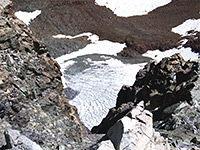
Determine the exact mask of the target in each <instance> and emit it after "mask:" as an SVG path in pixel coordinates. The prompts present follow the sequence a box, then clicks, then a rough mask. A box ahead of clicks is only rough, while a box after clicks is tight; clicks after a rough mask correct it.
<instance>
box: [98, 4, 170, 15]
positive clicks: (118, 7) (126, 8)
mask: <svg viewBox="0 0 200 150" xmlns="http://www.w3.org/2000/svg"><path fill="white" fill-rule="evenodd" d="M95 2H96V4H97V5H99V6H106V7H107V8H109V9H111V10H112V11H113V12H114V14H116V15H117V16H120V17H130V16H138V15H145V14H148V13H149V12H150V11H152V10H154V9H156V8H158V7H160V6H164V5H166V4H168V3H170V2H171V0H95Z"/></svg>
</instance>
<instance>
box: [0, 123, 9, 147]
mask: <svg viewBox="0 0 200 150" xmlns="http://www.w3.org/2000/svg"><path fill="white" fill-rule="evenodd" d="M10 127H11V125H10V124H9V123H8V122H7V121H5V120H4V119H0V149H3V148H5V147H6V146H7V141H6V138H5V136H4V133H5V131H6V129H7V128H10Z"/></svg>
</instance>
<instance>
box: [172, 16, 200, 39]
mask: <svg viewBox="0 0 200 150" xmlns="http://www.w3.org/2000/svg"><path fill="white" fill-rule="evenodd" d="M190 30H194V31H199V32H200V19H188V20H186V21H185V22H183V23H182V24H181V25H178V26H177V27H174V28H172V32H174V33H177V34H180V35H182V36H187V35H190V34H188V31H190Z"/></svg>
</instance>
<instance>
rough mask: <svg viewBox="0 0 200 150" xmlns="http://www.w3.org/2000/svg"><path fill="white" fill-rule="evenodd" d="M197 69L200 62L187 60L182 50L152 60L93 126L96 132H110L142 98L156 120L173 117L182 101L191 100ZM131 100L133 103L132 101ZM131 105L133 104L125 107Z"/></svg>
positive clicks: (123, 89)
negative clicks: (112, 106) (184, 58)
mask: <svg viewBox="0 0 200 150" xmlns="http://www.w3.org/2000/svg"><path fill="white" fill-rule="evenodd" d="M197 70H198V63H196V62H193V61H190V60H189V61H184V60H183V58H182V57H181V55H180V54H175V55H173V56H171V57H169V58H164V59H162V61H160V62H159V63H156V62H155V61H151V62H149V63H148V64H147V65H146V66H145V67H144V69H142V70H140V71H139V72H138V73H137V75H136V81H135V83H134V85H133V86H123V87H122V88H121V90H120V92H119V94H118V98H117V103H116V107H115V108H112V109H110V111H109V113H108V115H107V116H106V117H105V118H104V119H103V121H102V122H101V124H100V125H99V126H96V127H93V129H92V132H93V133H105V132H107V130H108V129H109V128H110V127H111V126H112V125H113V124H114V123H116V121H117V120H119V119H120V118H122V117H123V116H124V115H125V114H126V113H127V112H128V111H130V110H131V108H132V107H133V106H134V105H136V104H137V103H139V102H140V101H144V102H145V108H146V109H148V110H150V111H152V113H153V114H154V121H156V120H160V119H164V118H167V117H169V116H170V115H171V114H172V113H173V111H174V110H175V109H176V108H177V107H178V105H179V104H180V103H181V102H183V101H186V102H187V103H188V104H191V94H190V90H191V89H192V88H193V87H194V84H193V82H194V81H195V80H196V79H197V78H198V77H197ZM130 102H131V103H132V104H131V105H128V104H129V103H130ZM127 105H128V106H129V107H124V106H127ZM120 110H123V111H120ZM122 112H123V113H122ZM119 116H120V117H119ZM110 124H111V125H110Z"/></svg>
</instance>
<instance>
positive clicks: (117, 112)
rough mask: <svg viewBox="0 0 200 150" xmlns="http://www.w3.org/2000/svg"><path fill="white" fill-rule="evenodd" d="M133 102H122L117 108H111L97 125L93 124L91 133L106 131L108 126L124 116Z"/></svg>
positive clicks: (132, 105)
mask: <svg viewBox="0 0 200 150" xmlns="http://www.w3.org/2000/svg"><path fill="white" fill-rule="evenodd" d="M133 107H134V104H133V103H132V102H129V103H127V104H122V105H121V106H120V107H118V108H111V109H110V110H109V112H108V114H107V116H106V117H105V118H104V119H103V120H102V122H101V124H100V125H99V126H95V127H93V128H92V130H91V132H92V133H98V134H101V133H106V132H107V131H108V130H109V129H110V127H112V126H113V125H114V124H115V123H116V122H117V121H118V120H119V119H121V118H122V117H124V116H125V115H126V114H127V113H128V112H129V111H130V110H131V109H132V108H133Z"/></svg>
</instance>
